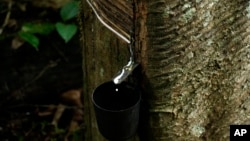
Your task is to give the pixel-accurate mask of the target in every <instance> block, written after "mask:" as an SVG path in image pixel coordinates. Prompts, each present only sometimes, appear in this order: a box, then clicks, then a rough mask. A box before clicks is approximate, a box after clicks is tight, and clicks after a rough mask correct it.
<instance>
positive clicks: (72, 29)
mask: <svg viewBox="0 0 250 141" xmlns="http://www.w3.org/2000/svg"><path fill="white" fill-rule="evenodd" d="M56 30H57V32H58V33H59V35H60V36H61V37H62V38H63V39H64V41H65V43H67V42H68V41H69V40H70V39H71V38H72V37H73V36H74V35H75V34H76V31H77V26H76V25H75V24H64V23H61V22H58V23H56Z"/></svg>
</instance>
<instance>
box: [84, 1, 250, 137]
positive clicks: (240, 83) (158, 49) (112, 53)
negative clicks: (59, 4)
mask: <svg viewBox="0 0 250 141" xmlns="http://www.w3.org/2000/svg"><path fill="white" fill-rule="evenodd" d="M83 1H84V0H83ZM84 5H86V4H84ZM136 12H137V13H136V15H137V17H136V52H137V58H138V60H140V62H141V66H142V71H141V74H142V75H143V79H142V80H141V82H140V83H141V87H142V91H143V102H144V103H146V104H145V105H146V106H145V105H143V107H142V109H146V110H147V111H148V114H143V115H142V124H141V126H142V127H143V128H140V133H141V140H143V141H145V140H150V141H184V140H188V141H214V140H216V141H225V140H229V125H231V124H250V114H249V113H250V97H249V93H250V65H249V64H250V61H249V58H250V36H249V33H250V32H249V31H250V28H249V27H250V25H249V24H250V22H249V18H250V3H249V2H248V1H245V0H234V1H232V0H221V1H218V0H203V1H201V0H185V1H179V0H155V1H151V0H137V1H136ZM84 16H85V17H84V18H85V22H84V26H83V28H84V41H83V43H84V45H83V46H84V50H83V62H84V63H83V68H84V69H83V71H84V74H85V75H84V89H85V119H86V130H87V134H86V135H87V136H86V140H93V141H94V140H98V141H102V139H101V138H99V135H97V133H98V132H97V129H96V124H95V119H94V114H93V107H92V103H91V99H90V96H91V93H92V91H93V89H94V88H95V87H96V86H97V85H99V84H100V83H101V82H104V81H107V80H110V79H111V78H112V76H113V75H114V74H115V73H116V72H117V71H118V69H119V68H121V67H122V65H124V64H125V63H126V62H127V60H128V54H127V52H128V51H127V47H126V44H124V43H123V42H122V41H120V40H119V39H117V38H115V37H114V35H113V34H112V33H111V32H109V31H107V29H105V27H103V26H102V25H100V24H99V22H98V21H97V20H96V19H95V17H94V15H93V14H92V13H91V12H90V11H89V8H87V7H85V8H84Z"/></svg>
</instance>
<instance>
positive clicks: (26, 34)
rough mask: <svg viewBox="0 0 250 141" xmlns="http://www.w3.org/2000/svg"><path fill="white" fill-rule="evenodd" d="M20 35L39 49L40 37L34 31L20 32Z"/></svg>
mask: <svg viewBox="0 0 250 141" xmlns="http://www.w3.org/2000/svg"><path fill="white" fill-rule="evenodd" d="M18 35H19V36H20V37H21V38H22V39H23V40H25V41H27V42H28V43H29V44H31V45H32V46H33V47H34V48H35V49H36V50H38V45H39V43H40V41H39V39H38V38H37V37H36V36H35V35H34V34H32V33H29V32H23V31H20V32H18Z"/></svg>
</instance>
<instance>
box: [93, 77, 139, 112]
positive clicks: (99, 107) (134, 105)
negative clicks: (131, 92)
mask: <svg viewBox="0 0 250 141" xmlns="http://www.w3.org/2000/svg"><path fill="white" fill-rule="evenodd" d="M108 83H113V81H107V82H104V83H102V84H100V85H98V86H97V87H96V88H95V89H94V90H93V92H92V97H91V100H92V102H93V104H94V106H96V107H97V108H98V109H100V110H103V111H106V112H112V113H118V112H124V111H129V110H131V109H133V108H134V107H136V106H137V105H138V104H139V103H140V101H141V93H140V91H139V89H137V88H135V89H136V91H138V99H137V101H136V103H135V104H133V105H132V106H130V107H128V108H125V109H121V110H110V109H106V108H103V107H101V106H100V105H98V104H97V103H96V102H95V100H94V94H95V91H96V90H97V89H98V88H99V87H100V86H102V85H104V84H108ZM123 83H126V84H128V85H130V86H133V85H131V84H130V83H129V82H123ZM113 84H114V83H113ZM114 85H115V84H114Z"/></svg>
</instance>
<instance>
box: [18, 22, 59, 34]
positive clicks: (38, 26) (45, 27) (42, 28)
mask: <svg viewBox="0 0 250 141" xmlns="http://www.w3.org/2000/svg"><path fill="white" fill-rule="evenodd" d="M54 28H55V26H54V24H52V23H25V24H23V25H22V28H21V31H23V32H28V33H38V34H41V35H49V34H50V33H51V32H52V31H53V30H54Z"/></svg>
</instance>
